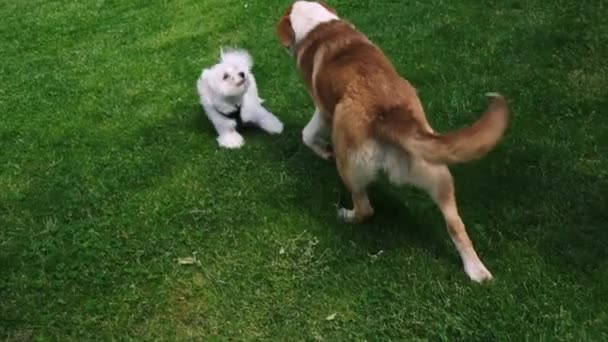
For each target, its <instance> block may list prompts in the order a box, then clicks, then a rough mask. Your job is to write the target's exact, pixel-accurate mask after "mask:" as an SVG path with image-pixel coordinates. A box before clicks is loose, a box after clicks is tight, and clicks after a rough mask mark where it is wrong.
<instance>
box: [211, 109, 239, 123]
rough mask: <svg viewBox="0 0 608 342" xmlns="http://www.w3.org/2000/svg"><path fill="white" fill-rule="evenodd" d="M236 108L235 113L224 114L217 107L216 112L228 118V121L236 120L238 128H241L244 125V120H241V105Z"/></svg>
mask: <svg viewBox="0 0 608 342" xmlns="http://www.w3.org/2000/svg"><path fill="white" fill-rule="evenodd" d="M234 107H235V108H236V109H235V110H234V111H232V112H229V113H225V112H222V111H221V110H218V109H217V107H215V106H214V108H215V110H216V111H217V112H218V113H220V114H222V115H223V116H225V117H227V118H228V119H232V120H236V124H237V126H241V125H242V124H243V120H242V119H241V105H237V104H235V105H234Z"/></svg>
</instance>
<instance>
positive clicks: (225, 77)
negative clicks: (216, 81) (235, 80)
mask: <svg viewBox="0 0 608 342" xmlns="http://www.w3.org/2000/svg"><path fill="white" fill-rule="evenodd" d="M228 77H230V76H229V75H228V74H224V76H223V77H222V79H223V80H224V81H225V80H227V79H228Z"/></svg>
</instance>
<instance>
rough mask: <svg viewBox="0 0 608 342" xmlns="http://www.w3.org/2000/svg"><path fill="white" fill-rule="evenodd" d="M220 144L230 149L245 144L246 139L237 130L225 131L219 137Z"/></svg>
mask: <svg viewBox="0 0 608 342" xmlns="http://www.w3.org/2000/svg"><path fill="white" fill-rule="evenodd" d="M217 142H218V143H219V144H220V146H222V147H224V148H229V149H236V148H241V147H242V146H243V145H244V144H245V139H243V136H241V135H240V134H239V133H237V132H236V131H232V132H229V133H224V134H222V135H220V136H219V137H217Z"/></svg>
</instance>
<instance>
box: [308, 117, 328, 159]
mask: <svg viewBox="0 0 608 342" xmlns="http://www.w3.org/2000/svg"><path fill="white" fill-rule="evenodd" d="M329 129H330V127H329V125H328V124H327V123H326V122H325V121H324V119H323V117H322V114H321V112H319V110H315V113H314V114H313V116H312V119H310V121H309V122H308V124H307V125H306V127H304V130H303V131H302V141H303V142H304V144H305V145H306V146H308V147H310V149H311V150H313V151H314V152H315V153H316V154H317V155H318V156H319V157H321V158H323V159H329V158H331V156H332V154H333V153H332V152H331V150H330V148H329V146H330V144H329V142H328V140H329V138H330V135H331V132H330V131H329Z"/></svg>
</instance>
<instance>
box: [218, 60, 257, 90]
mask: <svg viewBox="0 0 608 342" xmlns="http://www.w3.org/2000/svg"><path fill="white" fill-rule="evenodd" d="M250 75H251V71H250V70H249V68H248V67H247V65H239V63H231V62H229V61H224V62H223V63H220V64H216V65H215V66H214V67H213V69H212V70H211V78H212V81H211V85H212V86H213V87H214V88H215V90H216V91H217V92H218V93H220V94H221V95H222V96H224V97H240V96H243V95H244V94H245V92H246V91H247V88H248V87H249V83H250V81H249V80H250Z"/></svg>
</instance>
